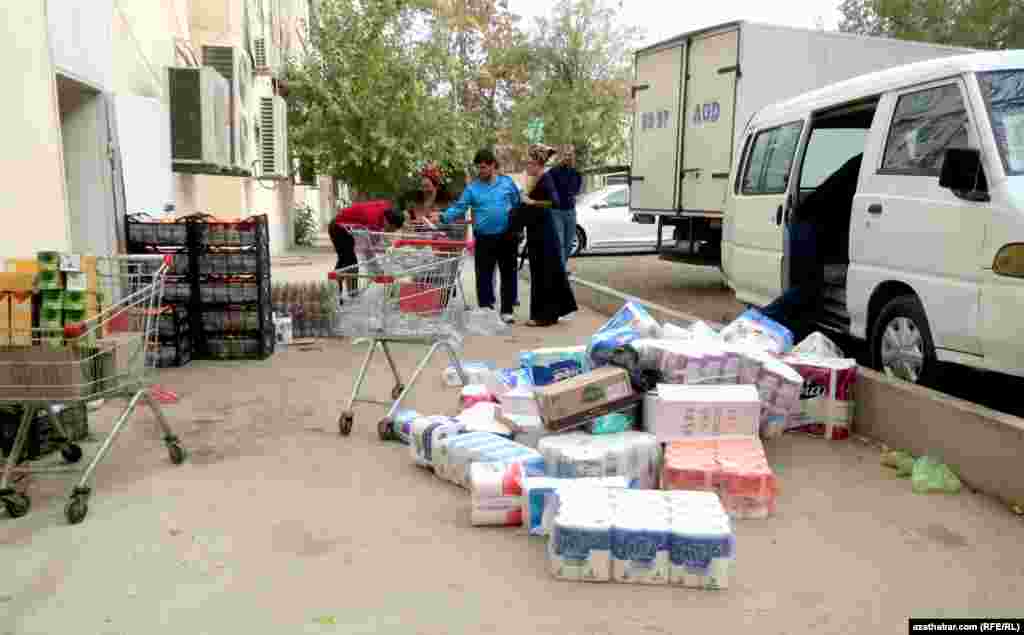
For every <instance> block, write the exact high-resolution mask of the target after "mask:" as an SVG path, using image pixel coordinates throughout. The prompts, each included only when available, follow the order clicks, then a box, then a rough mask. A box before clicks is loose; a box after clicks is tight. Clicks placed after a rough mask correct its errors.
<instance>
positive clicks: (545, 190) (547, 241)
mask: <svg viewBox="0 0 1024 635" xmlns="http://www.w3.org/2000/svg"><path fill="white" fill-rule="evenodd" d="M553 154H554V150H552V149H551V148H548V147H547V146H533V147H531V148H530V156H529V160H528V161H527V163H526V173H527V175H529V177H530V182H531V183H533V185H532V186H528V190H529V194H528V195H527V196H524V197H523V204H522V205H520V206H519V207H517V208H516V209H515V210H513V213H512V224H513V235H518V233H519V231H522V230H523V229H525V230H526V253H527V257H528V258H529V260H530V321H529V322H527V323H526V325H527V326H534V327H544V326H551V325H553V324H557V323H558V319H559V318H561V317H564V316H566V315H569V314H570V313H574V312H575V311H576V310H577V306H576V298H575V296H574V295H573V293H572V287H571V286H570V285H569V277H568V276H567V275H566V273H565V266H564V265H563V264H562V256H561V249H562V248H561V244H560V243H559V241H558V233H557V232H556V231H555V224H554V221H553V220H552V218H551V209H552V207H558V192H557V190H556V189H555V183H554V181H553V180H552V179H551V176H550V175H549V174H547V173H546V172H545V171H544V165H545V164H546V163H547V161H548V159H550V158H551V156H552V155H553Z"/></svg>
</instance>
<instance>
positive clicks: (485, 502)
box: [469, 463, 525, 526]
mask: <svg viewBox="0 0 1024 635" xmlns="http://www.w3.org/2000/svg"><path fill="white" fill-rule="evenodd" d="M524 475H525V470H524V469H523V465H522V464H521V463H473V464H472V465H470V468H469V491H470V522H471V523H472V524H473V525H475V526H482V525H494V526H519V525H522V524H523V480H524Z"/></svg>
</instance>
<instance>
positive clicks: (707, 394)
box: [643, 384, 761, 443]
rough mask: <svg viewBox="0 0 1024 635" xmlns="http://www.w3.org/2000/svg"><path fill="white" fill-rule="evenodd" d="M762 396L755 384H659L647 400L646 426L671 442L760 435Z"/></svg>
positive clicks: (662, 438)
mask: <svg viewBox="0 0 1024 635" xmlns="http://www.w3.org/2000/svg"><path fill="white" fill-rule="evenodd" d="M760 418H761V400H760V396H759V394H758V392H757V387H756V386H752V385H700V384H685V385H679V384H658V389H657V391H656V392H652V393H649V394H648V395H647V397H646V398H645V403H644V413H643V420H644V429H645V430H646V431H647V432H651V433H653V434H654V435H655V436H657V437H658V441H661V442H662V443H668V442H671V441H680V440H685V439H699V438H709V437H723V436H725V437H730V436H732V437H735V436H740V437H757V435H758V428H759V425H760Z"/></svg>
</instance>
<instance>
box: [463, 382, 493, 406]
mask: <svg viewBox="0 0 1024 635" xmlns="http://www.w3.org/2000/svg"><path fill="white" fill-rule="evenodd" d="M478 403H498V398H497V397H495V396H494V395H493V394H491V391H490V390H488V389H487V386H485V385H483V384H469V385H468V386H463V388H462V392H461V393H460V394H459V407H460V408H461V409H463V410H465V409H466V408H471V407H472V406H475V405H476V404H478Z"/></svg>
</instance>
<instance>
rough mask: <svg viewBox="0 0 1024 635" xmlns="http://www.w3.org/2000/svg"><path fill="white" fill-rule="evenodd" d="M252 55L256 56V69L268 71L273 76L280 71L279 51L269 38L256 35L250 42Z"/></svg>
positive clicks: (262, 71) (263, 71)
mask: <svg viewBox="0 0 1024 635" xmlns="http://www.w3.org/2000/svg"><path fill="white" fill-rule="evenodd" d="M252 51H253V57H255V58H256V71H257V72H261V73H270V74H271V75H274V76H275V77H276V76H277V75H278V74H279V73H280V71H281V52H280V51H279V50H278V48H277V46H275V45H274V42H273V40H272V39H271V38H267V37H258V38H255V39H254V40H253V42H252Z"/></svg>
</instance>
